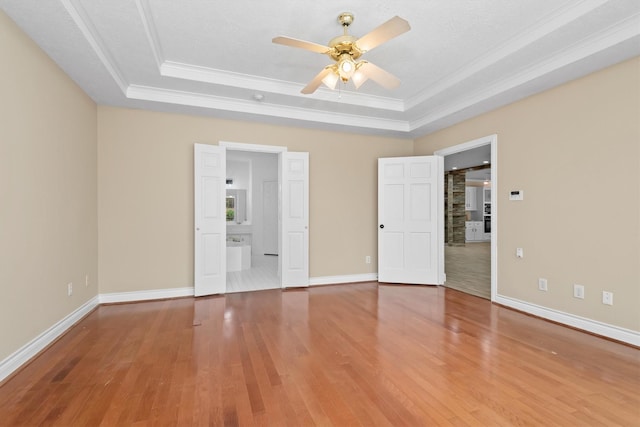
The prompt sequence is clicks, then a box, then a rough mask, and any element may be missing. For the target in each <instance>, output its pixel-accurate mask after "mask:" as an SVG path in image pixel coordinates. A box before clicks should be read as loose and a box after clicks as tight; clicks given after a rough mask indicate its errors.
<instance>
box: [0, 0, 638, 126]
mask: <svg viewBox="0 0 640 427" xmlns="http://www.w3.org/2000/svg"><path fill="white" fill-rule="evenodd" d="M0 7H2V9H3V10H4V11H5V12H6V13H7V14H8V15H9V16H11V17H12V19H13V20H14V21H16V23H17V24H18V25H19V26H20V27H21V28H22V29H23V30H24V31H25V32H26V33H27V34H29V36H30V37H31V38H32V39H33V40H35V41H36V43H38V44H39V45H40V46H41V47H42V48H43V49H44V50H45V51H46V52H47V53H48V55H49V56H51V58H53V59H54V60H55V61H56V62H57V63H58V64H59V65H60V67H62V69H64V70H65V72H67V73H68V74H69V75H70V76H71V78H73V79H74V80H75V81H76V82H77V83H78V84H79V85H80V86H81V87H82V88H83V89H84V90H85V91H86V92H87V93H88V94H89V95H90V96H91V97H92V98H93V99H94V100H95V101H96V102H97V103H98V104H101V105H112V106H122V107H130V108H144V109H152V110H159V111H169V112H177V113H188V114H201V115H210V116H216V117H222V118H237V119H243V120H257V121H262V122H269V123H279V124H287V125H293V126H303V127H313V128H322V129H336V130H342V131H353V132H362V133H372V134H380V135H393V136H401V137H416V136H420V135H424V134H427V133H430V132H433V131H435V130H437V129H440V128H443V127H445V126H449V125H451V124H453V123H456V122H459V121H461V120H464V119H466V118H469V117H472V116H475V115H477V114H480V113H483V112H485V111H489V110H491V109H494V108H496V107H498V106H501V105H505V104H507V103H510V102H513V101H515V100H517V99H521V98H523V97H525V96H528V95H531V94H533V93H536V92H539V91H542V90H545V89H548V88H550V87H553V86H555V85H558V84H561V83H563V82H565V81H568V80H571V79H574V78H577V77H579V76H582V75H585V74H588V73H591V72H593V71H595V70H598V69H601V68H604V67H607V66H609V65H612V64H614V63H617V62H620V61H622V60H625V59H628V58H631V57H634V56H638V55H640V1H638V0H610V1H605V0H584V1H577V0H565V1H561V0H518V1H513V0H474V1H471V0H429V1H417V0H405V1H399V0H396V1H389V0H360V1H347V0H344V1H334V0H325V1H315V2H311V1H291V0H271V1H250V0H236V1H233V2H223V1H213V0H184V1H176V0H133V1H132V0H47V1H42V0H0ZM344 11H349V12H352V13H354V15H355V21H354V23H353V25H352V26H351V27H350V33H351V34H353V35H355V36H362V35H364V34H366V33H368V32H369V31H371V30H372V29H373V28H375V27H377V26H378V25H380V24H382V23H383V22H385V21H387V20H388V19H390V18H391V17H393V16H395V15H398V16H400V17H402V18H405V19H406V20H408V21H409V23H410V25H411V31H409V32H408V33H405V34H403V35H401V36H399V37H397V38H395V39H393V40H391V41H389V42H387V43H385V44H383V45H381V46H379V47H377V48H376V49H374V50H372V51H371V52H368V53H366V54H365V56H364V59H367V60H369V61H371V62H373V63H375V64H376V65H378V66H380V67H382V68H384V69H385V70H387V71H389V72H391V73H392V74H394V75H396V76H397V77H399V78H400V79H401V81H402V84H401V86H400V87H399V88H398V89H395V90H391V91H389V90H385V89H383V88H381V87H379V86H377V85H376V84H375V83H374V82H372V81H368V82H366V83H365V84H364V85H363V86H362V87H361V88H360V90H358V91H356V90H355V89H354V87H353V86H352V84H351V83H349V84H348V85H347V86H346V87H345V88H343V89H342V90H341V91H340V92H338V91H331V90H329V89H326V88H324V87H322V88H320V89H319V90H318V91H316V93H315V94H313V95H302V94H300V90H301V89H302V88H303V87H304V86H305V85H306V84H307V83H308V82H309V81H310V80H311V79H312V78H313V77H314V76H315V75H316V74H317V73H318V72H319V71H320V70H321V69H322V68H323V67H324V66H325V65H328V64H329V63H330V62H331V60H330V59H329V58H328V57H326V56H324V55H321V54H317V53H313V52H309V51H306V50H302V49H295V48H290V47H286V46H281V45H275V44H273V43H271V39H272V38H273V37H275V36H278V35H286V36H290V37H294V38H298V39H303V40H308V41H312V42H316V43H320V44H323V45H324V44H327V43H328V42H329V40H330V39H331V38H333V37H334V36H337V35H340V34H341V32H342V28H341V27H340V25H339V24H338V22H337V16H338V15H339V14H340V13H341V12H344ZM3 60H6V58H3ZM256 94H259V95H262V96H263V99H262V100H260V101H259V100H256V99H255V98H254V96H255V95H256Z"/></svg>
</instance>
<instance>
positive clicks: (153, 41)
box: [135, 0, 164, 71]
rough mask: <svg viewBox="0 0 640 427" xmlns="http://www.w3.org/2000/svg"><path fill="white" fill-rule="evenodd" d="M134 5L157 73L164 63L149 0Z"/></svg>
mask: <svg viewBox="0 0 640 427" xmlns="http://www.w3.org/2000/svg"><path fill="white" fill-rule="evenodd" d="M135 3H136V7H137V8H138V14H140V20H141V21H142V26H143V27H144V32H145V34H146V35H147V40H148V41H149V47H150V48H151V53H153V58H154V59H155V60H156V65H157V66H158V71H160V67H161V65H162V63H163V62H164V54H163V53H162V45H161V44H160V36H159V35H158V29H157V27H156V23H155V21H154V20H153V16H152V15H151V5H149V0H135Z"/></svg>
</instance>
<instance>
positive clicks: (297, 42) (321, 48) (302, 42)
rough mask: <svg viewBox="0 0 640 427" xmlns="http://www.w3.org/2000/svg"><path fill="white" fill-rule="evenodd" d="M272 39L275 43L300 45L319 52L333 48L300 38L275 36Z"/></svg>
mask: <svg viewBox="0 0 640 427" xmlns="http://www.w3.org/2000/svg"><path fill="white" fill-rule="evenodd" d="M271 41H272V42H273V43H277V44H283V45H285V46H291V47H299V48H300V49H306V50H310V51H312V52H318V53H327V52H328V51H330V50H331V48H330V47H329V46H323V45H321V44H318V43H313V42H308V41H305V40H298V39H294V38H291V37H286V36H278V37H274V38H273V39H272V40H271Z"/></svg>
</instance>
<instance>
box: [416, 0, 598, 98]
mask: <svg viewBox="0 0 640 427" xmlns="http://www.w3.org/2000/svg"><path fill="white" fill-rule="evenodd" d="M607 1H608V0H587V1H583V2H580V3H578V4H577V5H567V6H564V7H561V8H559V9H557V10H556V11H554V13H552V14H550V15H549V16H548V17H547V18H545V19H543V20H542V21H540V22H539V23H538V24H537V25H534V26H531V27H529V28H526V29H524V30H523V31H521V32H520V34H519V35H518V36H516V37H514V38H512V39H511V40H510V41H509V42H507V43H505V44H503V45H502V46H500V47H498V48H496V49H494V50H492V51H491V52H489V53H488V54H487V55H484V56H482V57H479V58H478V59H476V60H475V61H472V62H470V63H468V64H466V65H464V66H463V67H462V68H460V69H459V70H458V71H457V72H454V73H452V74H451V75H449V76H448V77H446V78H445V79H443V80H441V81H440V82H439V83H438V84H437V85H434V86H431V87H429V88H427V89H425V90H423V91H421V92H418V93H417V94H416V95H415V96H413V97H411V98H409V99H407V100H406V102H405V103H406V108H407V109H408V110H409V109H412V108H414V107H416V106H418V105H419V104H422V103H425V102H427V101H428V100H429V99H430V98H433V97H434V96H436V95H437V94H439V93H442V92H444V91H445V90H447V89H449V88H451V87H453V86H454V85H456V84H458V83H460V82H462V81H463V80H465V79H467V78H469V77H470V76H472V75H474V74H476V73H478V72H480V71H481V70H483V69H485V68H487V67H489V66H491V65H493V64H495V63H496V62H498V61H500V60H502V59H504V58H506V57H508V56H509V55H512V54H514V53H515V52H517V51H518V50H520V49H523V48H524V47H525V46H528V45H530V44H532V43H534V42H536V41H537V40H539V39H541V38H542V37H544V36H547V35H549V34H551V33H552V32H554V31H557V30H558V29H559V28H562V27H563V26H565V25H567V24H568V23H570V22H572V21H575V20H576V19H578V18H579V17H581V16H583V15H585V14H587V13H589V12H591V11H593V10H594V9H596V8H597V7H599V6H602V5H603V4H605V3H607Z"/></svg>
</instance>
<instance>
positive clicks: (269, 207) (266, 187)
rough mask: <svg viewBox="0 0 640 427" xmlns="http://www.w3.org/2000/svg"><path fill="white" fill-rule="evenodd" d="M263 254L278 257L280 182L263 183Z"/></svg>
mask: <svg viewBox="0 0 640 427" xmlns="http://www.w3.org/2000/svg"><path fill="white" fill-rule="evenodd" d="M262 236H263V237H262V242H263V243H262V253H264V254H265V255H278V181H264V182H263V183H262Z"/></svg>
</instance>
